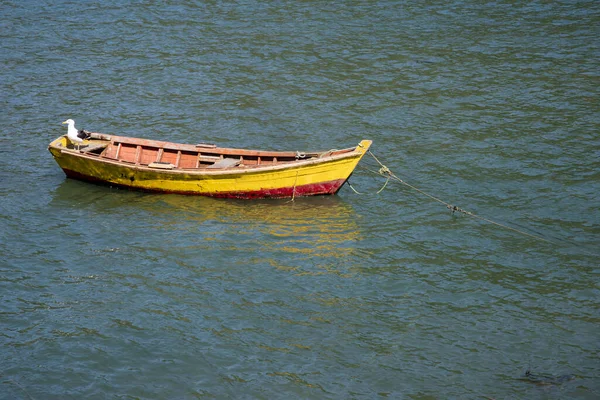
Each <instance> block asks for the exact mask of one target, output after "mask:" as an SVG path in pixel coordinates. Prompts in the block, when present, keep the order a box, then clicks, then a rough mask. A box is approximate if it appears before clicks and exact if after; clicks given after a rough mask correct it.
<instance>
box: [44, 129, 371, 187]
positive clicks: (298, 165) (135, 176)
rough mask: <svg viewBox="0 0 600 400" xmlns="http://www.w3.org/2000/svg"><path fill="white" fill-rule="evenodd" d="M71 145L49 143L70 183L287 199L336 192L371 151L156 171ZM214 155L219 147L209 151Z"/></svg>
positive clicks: (364, 146)
mask: <svg viewBox="0 0 600 400" xmlns="http://www.w3.org/2000/svg"><path fill="white" fill-rule="evenodd" d="M142 140H143V139H142ZM102 142H106V141H96V140H89V141H86V142H84V145H86V144H87V145H88V146H93V145H94V144H97V143H102ZM161 143H162V142H161ZM69 144H70V143H69V140H68V139H67V138H66V137H64V136H63V137H60V138H58V139H56V140H55V141H53V142H52V143H50V145H49V150H50V152H51V153H52V155H53V156H54V159H55V160H56V162H57V163H58V165H59V166H60V168H62V170H63V171H64V172H65V174H66V175H67V176H68V177H70V178H74V179H79V180H85V181H91V182H98V183H104V184H109V185H115V186H120V187H126V188H131V189H137V190H144V191H153V192H162V193H181V194H190V195H202V196H212V197H225V198H286V197H295V196H308V195H322V194H335V193H337V192H338V191H339V189H340V188H341V186H342V185H343V184H344V182H346V180H347V179H348V178H349V176H350V174H352V172H353V171H354V169H355V168H356V166H357V164H358V162H359V161H360V160H361V158H362V157H363V156H364V154H365V153H366V151H367V150H368V149H369V147H370V145H371V141H370V140H363V141H362V142H361V143H360V144H359V145H358V146H356V148H354V149H351V151H344V152H342V153H340V154H335V153H333V154H331V155H328V156H321V157H313V158H308V159H300V160H297V161H291V162H282V163H280V164H278V163H277V162H273V163H271V164H269V165H264V166H261V165H249V166H245V165H243V164H242V165H236V166H235V167H229V168H223V169H218V168H215V169H210V168H175V167H172V166H171V165H169V167H168V169H163V168H162V167H161V168H156V166H154V167H153V165H154V163H149V164H148V165H146V164H144V163H139V162H138V163H135V162H134V161H133V160H131V162H124V161H123V160H119V159H118V157H116V158H114V159H113V158H111V157H104V156H103V155H102V154H95V153H88V152H85V151H78V150H75V149H73V148H70V146H69ZM186 146H187V145H186ZM139 147H140V145H138V148H139ZM157 148H158V147H157ZM165 148H166V146H165ZM348 150H350V149H348ZM139 151H140V150H138V152H139ZM141 151H142V152H143V150H141ZM216 151H218V148H217V149H216V150H213V152H216ZM137 157H138V159H139V157H140V156H139V155H137ZM241 158H243V157H241ZM247 158H248V156H247ZM275 158H276V157H275ZM160 165H161V164H157V166H160Z"/></svg>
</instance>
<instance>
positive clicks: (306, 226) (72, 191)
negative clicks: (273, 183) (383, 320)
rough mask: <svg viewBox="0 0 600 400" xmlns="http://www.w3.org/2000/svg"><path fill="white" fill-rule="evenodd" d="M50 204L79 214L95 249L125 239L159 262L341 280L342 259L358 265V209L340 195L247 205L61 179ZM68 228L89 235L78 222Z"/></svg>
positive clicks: (111, 245)
mask: <svg viewBox="0 0 600 400" xmlns="http://www.w3.org/2000/svg"><path fill="white" fill-rule="evenodd" d="M51 206H52V207H53V208H56V209H62V210H65V209H71V210H73V209H77V213H70V214H69V215H70V216H71V218H79V219H80V220H81V219H85V221H86V222H85V223H87V224H90V225H91V227H90V228H87V229H89V230H90V231H92V232H95V233H94V236H95V237H96V238H95V240H96V243H99V242H105V243H106V245H107V246H110V247H111V248H112V247H115V243H114V242H115V238H118V237H119V236H126V237H127V247H128V248H129V249H136V251H149V249H152V251H156V252H159V253H162V254H163V255H164V256H167V255H169V254H171V253H176V252H178V254H177V257H179V261H178V262H181V263H188V262H189V263H192V264H195V265H199V266H202V265H205V264H204V263H205V262H206V261H208V260H210V259H213V258H219V259H220V260H222V262H223V263H226V262H227V261H226V260H228V261H229V262H231V261H233V262H234V263H235V264H237V263H239V264H244V265H248V264H254V263H265V262H266V263H267V264H268V265H271V266H272V267H274V268H276V269H278V270H286V271H290V272H293V273H295V274H323V273H337V274H345V273H348V268H349V267H350V265H348V263H346V262H345V261H344V259H350V258H352V259H355V257H356V251H357V250H355V247H356V241H357V240H359V238H360V235H361V234H360V227H359V222H357V213H356V211H355V210H354V208H353V207H352V206H351V205H350V204H348V203H347V202H346V201H344V199H343V198H341V197H339V196H317V197H306V198H297V199H295V200H294V201H289V200H284V199H281V200H255V201H253V202H248V201H244V200H220V199H213V198H208V197H190V196H181V195H155V194H148V193H143V192H134V191H128V190H119V189H116V188H110V189H107V188H106V187H100V186H95V185H86V184H84V183H81V182H78V181H74V180H65V181H64V182H62V183H61V184H60V185H59V186H58V187H57V189H56V191H55V192H54V196H53V198H52V201H51ZM73 226H74V229H81V230H85V229H86V228H83V227H82V225H81V223H78V222H77V221H73ZM102 227H104V228H105V229H107V231H105V232H102ZM186 259H187V260H188V261H185V260H186ZM197 260H201V261H200V264H198V263H197ZM353 263H355V261H353ZM350 264H352V263H350ZM340 266H341V267H340Z"/></svg>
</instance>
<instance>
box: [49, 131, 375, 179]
mask: <svg viewBox="0 0 600 400" xmlns="http://www.w3.org/2000/svg"><path fill="white" fill-rule="evenodd" d="M100 135H103V134H100ZM64 136H65V135H63V136H59V137H58V138H56V139H55V140H53V141H52V142H51V143H50V144H49V146H48V147H53V148H54V149H56V150H59V151H60V152H61V153H62V154H66V155H70V156H73V157H76V158H82V159H86V160H89V161H92V162H98V163H105V164H110V165H115V166H121V167H124V168H127V169H130V170H135V171H153V172H159V173H160V174H165V175H202V176H212V175H215V176H218V175H240V174H243V175H250V174H254V173H263V172H269V171H280V170H286V169H295V168H303V167H306V166H310V165H314V164H317V165H318V164H327V163H330V162H335V161H338V160H343V159H347V158H356V157H362V156H363V155H364V153H365V152H366V151H367V150H368V147H369V146H370V145H371V143H372V142H371V141H369V143H368V146H367V149H366V150H364V151H359V150H358V148H359V146H360V143H363V142H362V141H361V142H360V143H359V145H357V146H354V147H349V148H345V149H338V150H335V152H340V153H338V154H328V153H329V152H331V150H326V151H322V152H311V153H309V154H321V155H322V156H321V157H319V158H306V159H297V160H293V161H286V162H281V163H280V164H270V165H246V166H243V167H239V166H234V167H228V168H214V169H211V168H201V169H198V168H172V169H158V168H154V167H150V166H148V165H142V164H134V163H131V162H128V161H122V160H118V159H114V158H110V157H104V156H102V155H101V154H96V153H86V152H85V151H81V150H76V149H69V148H66V147H63V146H57V145H54V143H55V142H56V141H57V140H59V139H60V138H61V137H64ZM104 136H107V135H104ZM122 138H127V139H139V140H140V141H142V142H144V145H146V144H145V142H146V141H150V142H151V143H153V144H157V143H164V144H166V145H169V144H173V145H176V146H182V147H185V148H184V149H181V148H178V147H175V148H171V147H168V149H170V150H182V151H193V152H198V153H203V154H205V153H215V154H223V153H222V152H220V150H223V149H228V150H233V151H239V150H241V151H248V152H256V153H261V152H263V153H277V154H279V155H281V156H283V157H289V156H290V154H291V155H292V156H293V155H295V154H297V153H295V152H290V151H287V152H277V151H274V152H271V151H262V150H256V151H254V150H246V149H237V148H222V147H215V148H206V150H209V151H205V148H203V147H198V146H196V145H189V144H182V143H174V142H161V141H155V140H148V139H140V138H130V137H126V136H114V135H110V140H107V139H93V140H92V141H93V142H106V145H107V146H109V145H110V144H114V142H115V141H116V143H122V142H121V141H120V139H122ZM115 139H117V140H115ZM127 144H136V142H129V143H127ZM148 147H155V148H161V147H157V146H155V145H148ZM162 148H165V147H162ZM188 149H189V150H188ZM224 155H225V154H224ZM252 155H256V154H252ZM268 156H269V157H270V155H268Z"/></svg>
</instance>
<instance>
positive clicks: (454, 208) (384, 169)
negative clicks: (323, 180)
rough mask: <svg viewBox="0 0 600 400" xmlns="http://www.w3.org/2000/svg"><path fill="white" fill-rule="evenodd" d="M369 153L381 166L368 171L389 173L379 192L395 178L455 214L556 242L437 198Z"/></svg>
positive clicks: (382, 173) (381, 173)
mask: <svg viewBox="0 0 600 400" xmlns="http://www.w3.org/2000/svg"><path fill="white" fill-rule="evenodd" d="M368 153H369V154H370V155H371V157H373V159H374V160H375V161H377V163H378V164H379V165H380V166H381V168H379V171H377V172H375V171H373V170H370V169H368V168H365V169H366V170H367V171H369V172H373V173H376V174H379V175H387V180H386V181H385V184H384V185H383V187H382V188H381V189H380V190H379V191H378V192H377V193H380V192H381V191H382V190H383V189H384V188H385V186H386V185H387V183H388V181H389V180H390V179H393V180H395V181H397V182H399V183H401V184H403V185H405V186H407V187H409V188H411V189H413V190H415V191H417V192H419V193H421V194H422V195H424V196H427V197H429V198H430V199H432V200H434V201H437V202H438V203H440V204H443V205H445V206H446V208H448V209H449V210H450V211H452V214H454V213H455V212H459V213H462V214H465V215H468V216H470V217H473V218H477V219H479V220H482V221H485V222H488V223H490V224H493V225H496V226H500V227H502V228H505V229H509V230H511V231H514V232H517V233H520V234H521V235H525V236H529V237H531V238H534V239H537V240H541V241H544V242H547V243H554V242H553V241H551V240H548V239H545V238H543V237H541V236H538V235H534V234H531V233H528V232H525V231H522V230H520V229H516V228H512V227H510V226H508V225H505V224H501V223H499V222H496V221H493V220H491V219H489V218H485V217H482V216H480V215H477V214H474V213H472V212H470V211H467V210H464V209H462V208H460V207H457V206H455V205H452V204H450V203H447V202H445V201H443V200H441V199H439V198H437V197H435V196H433V195H431V194H429V193H427V192H425V191H423V190H421V189H419V188H418V187H416V186H413V185H411V184H410V183H408V182H405V181H404V180H402V179H400V178H399V177H398V176H396V174H394V173H393V172H392V171H390V169H389V168H388V167H386V166H385V165H383V163H382V162H381V161H379V159H378V158H377V157H375V154H373V153H372V152H371V151H370V150H369V152H368ZM348 185H350V183H348ZM350 188H352V186H351V185H350ZM352 190H354V191H355V192H356V193H358V192H357V191H356V190H355V189H354V188H352Z"/></svg>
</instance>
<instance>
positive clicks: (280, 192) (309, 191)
mask: <svg viewBox="0 0 600 400" xmlns="http://www.w3.org/2000/svg"><path fill="white" fill-rule="evenodd" d="M63 171H64V173H65V174H66V175H67V177H69V178H72V179H77V180H81V181H86V182H91V183H96V184H101V185H108V186H116V187H121V188H125V189H130V190H138V191H144V192H154V193H176V194H185V195H196V196H208V197H217V198H225V199H266V198H271V199H281V198H290V197H302V196H315V195H332V194H336V193H337V192H338V191H339V190H340V188H341V187H342V185H343V184H344V182H346V180H345V179H337V180H334V181H329V182H320V183H313V184H310V185H303V186H296V187H284V188H277V189H261V190H253V191H240V192H219V193H201V192H185V191H171V190H161V189H146V188H138V187H133V186H129V185H121V184H116V183H111V182H106V181H104V180H102V179H98V178H96V177H93V176H88V175H83V174H81V173H79V172H76V171H71V170H68V169H63Z"/></svg>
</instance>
